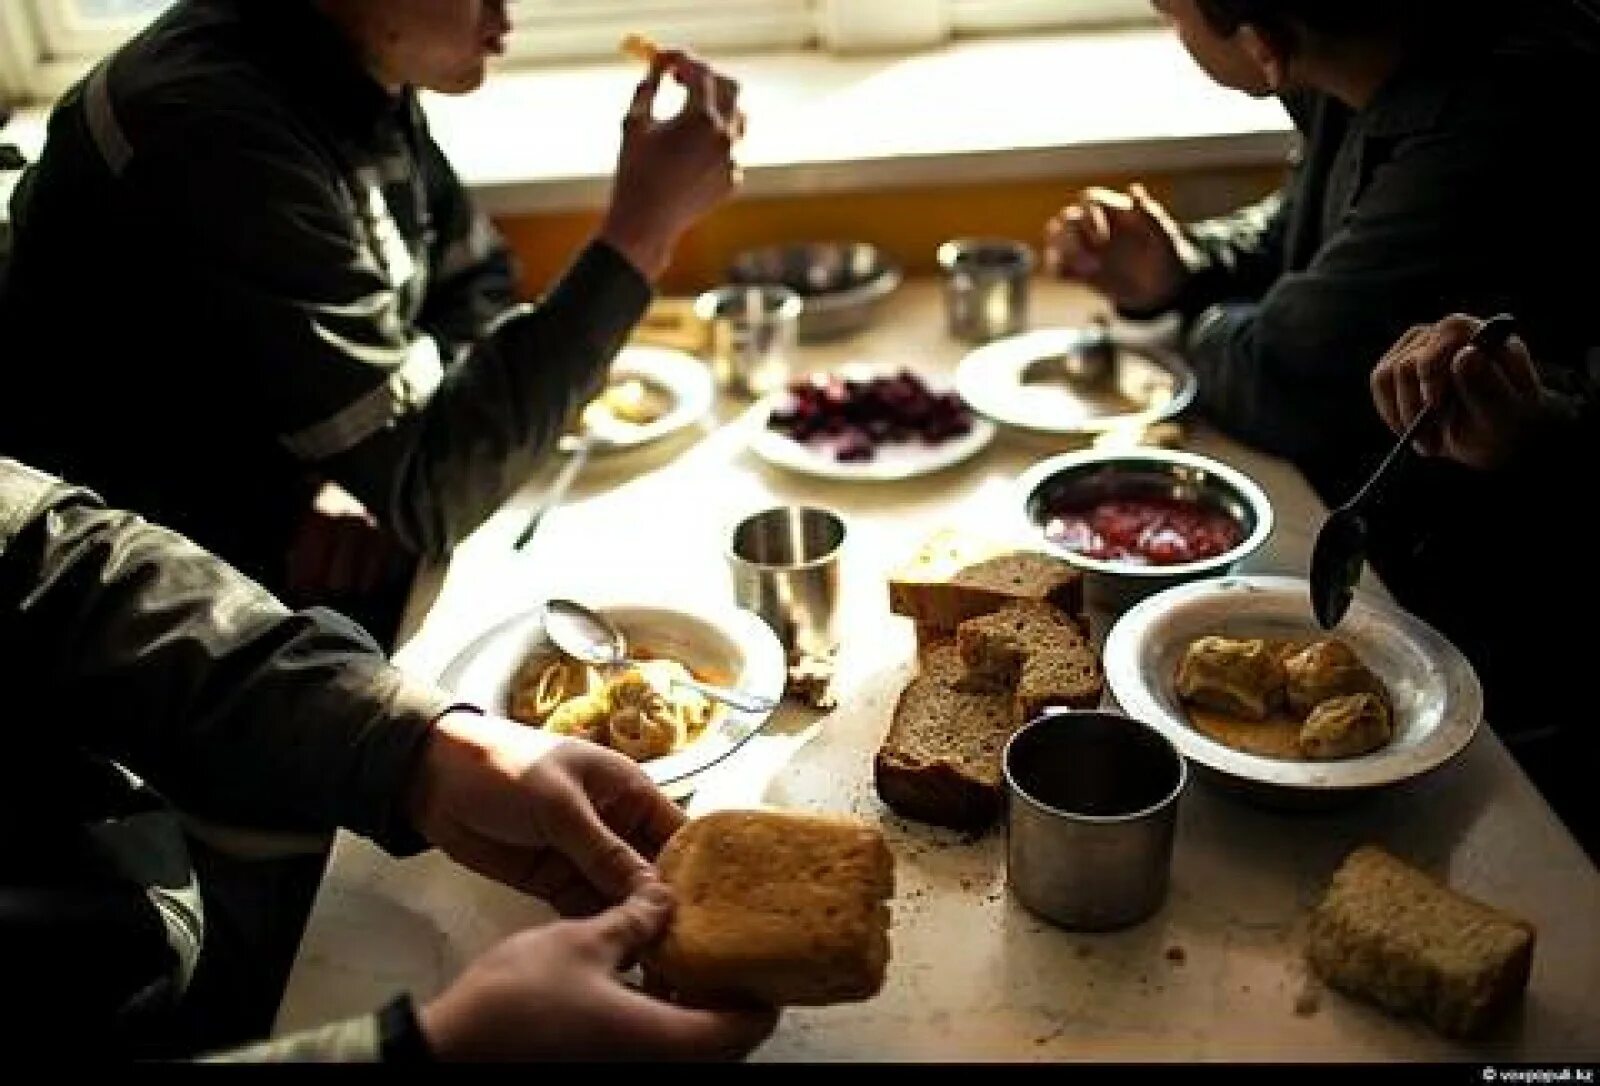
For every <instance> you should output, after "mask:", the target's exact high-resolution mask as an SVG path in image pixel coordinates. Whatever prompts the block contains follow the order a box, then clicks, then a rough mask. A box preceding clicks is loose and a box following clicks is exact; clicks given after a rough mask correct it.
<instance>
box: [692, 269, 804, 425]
mask: <svg viewBox="0 0 1600 1086" xmlns="http://www.w3.org/2000/svg"><path fill="white" fill-rule="evenodd" d="M804 308H805V302H804V300H803V299H802V298H801V297H800V295H799V294H797V293H795V292H794V291H793V290H790V289H789V288H788V287H785V286H782V285H779V284H775V283H756V284H751V285H748V286H746V285H731V286H722V287H718V288H716V289H715V290H709V291H707V292H706V293H704V294H702V295H700V296H699V297H698V298H696V299H695V302H694V315H695V318H696V319H697V320H699V321H700V322H701V323H702V324H703V325H704V326H705V328H706V336H705V342H706V361H707V362H708V363H710V365H711V375H712V377H713V378H714V379H715V381H716V384H717V387H718V388H719V389H721V390H722V391H724V392H731V393H733V394H734V395H736V396H749V397H757V398H759V397H761V396H765V395H766V394H767V393H769V392H775V391H777V390H778V389H780V388H782V387H783V385H784V384H785V383H786V382H787V381H788V380H789V366H790V358H791V357H792V356H793V354H794V350H795V347H796V346H797V345H798V343H799V341H800V312H801V310H802V309H804Z"/></svg>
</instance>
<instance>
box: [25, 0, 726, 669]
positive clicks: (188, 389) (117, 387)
mask: <svg viewBox="0 0 1600 1086" xmlns="http://www.w3.org/2000/svg"><path fill="white" fill-rule="evenodd" d="M508 30H509V26H508V24H507V21H506V16H505V4H504V2H503V0H178V2H177V3H176V4H174V5H173V7H172V8H171V9H170V10H169V11H168V12H167V13H166V14H165V15H163V16H162V17H161V18H159V19H158V20H157V21H156V22H155V23H154V24H152V25H151V26H150V27H149V28H148V29H147V30H146V31H145V32H144V33H142V34H141V35H139V36H138V37H137V38H135V39H134V40H133V41H132V42H130V43H129V44H127V45H126V46H125V47H123V48H122V49H120V50H118V51H117V52H116V53H114V54H113V55H112V56H111V57H110V58H108V59H107V60H106V61H105V62H104V63H102V64H101V65H99V66H98V67H97V68H95V69H94V71H93V72H92V73H91V74H90V75H89V76H88V77H87V78H86V79H84V80H83V82H81V83H80V84H78V85H77V86H76V87H75V88H73V89H72V90H71V91H70V92H69V93H68V94H67V95H66V96H65V97H64V98H63V99H62V100H61V102H60V103H59V104H58V106H57V108H56V110H55V113H54V115H53V117H52V119H51V124H50V132H49V138H48V142H47V144H46V147H45V150H44V153H43V156H42V158H41V160H40V161H39V163H38V164H37V166H36V167H35V168H34V169H33V170H32V171H31V172H30V174H29V175H28V177H27V178H26V179H25V180H24V181H23V182H22V183H21V185H20V186H19V188H18V191H17V193H16V196H15V198H14V200H13V204H12V212H13V219H14V228H15V246H14V251H13V254H12V258H11V264H10V269H9V275H8V281H7V287H6V290H5V293H4V296H3V298H0V329H3V330H4V333H5V335H6V337H7V341H8V347H9V351H8V354H9V361H8V363H7V367H6V370H7V372H6V395H5V396H4V397H3V399H0V448H4V449H5V450H7V451H8V452H9V453H11V454H13V455H17V456H21V457H23V458H24V459H26V460H28V461H29V462H30V463H34V464H36V465H38V466H40V467H42V468H47V469H49V470H51V471H54V472H56V473H58V474H60V475H62V476H64V477H67V478H72V479H74V480H75V481H78V482H81V483H83V484H86V485H90V486H93V487H95V488H96V489H97V490H99V491H100V492H101V493H103V494H104V495H105V496H106V498H107V499H108V500H110V501H112V502H113V503H114V504H117V505H120V506H124V507H127V508H132V509H138V510H139V511H140V512H142V513H144V514H145V515H147V516H150V517H151V518H153V519H155V520H158V521H160V522H161V523H164V524H168V525H170V526H172V527H173V528H175V529H177V530H179V531H182V532H184V533H185V534H187V535H189V536H191V537H192V538H194V539H195V540H196V541H197V542H199V543H201V544H202V545H204V546H206V547H207V548H208V549H211V550H213V551H215V552H217V553H219V554H221V555H222V556H223V557H225V558H227V559H228V560H230V561H231V562H233V563H235V564H236V565H238V566H239V567H240V568H241V569H242V570H244V571H245V572H246V573H248V574H249V575H251V576H252V577H254V578H256V579H257V580H259V581H260V582H262V583H263V584H264V585H266V586H267V587H268V588H269V589H272V590H273V591H275V592H277V593H279V594H282V595H285V597H286V598H288V599H290V601H291V602H295V603H302V602H316V603H335V604H337V605H339V606H340V607H341V609H344V610H346V611H347V613H352V614H355V615H357V616H358V617H360V618H362V619H364V620H366V621H367V622H369V623H370V624H371V625H372V627H373V629H374V631H375V632H376V633H377V634H378V636H379V637H380V639H386V638H388V637H390V636H392V634H393V633H394V627H395V625H396V618H397V613H398V606H397V605H398V603H399V601H400V600H401V599H402V598H403V595H404V585H405V583H406V581H407V579H408V578H407V574H408V572H409V570H410V569H411V567H412V565H413V561H414V559H415V557H416V556H419V555H421V556H432V557H438V556H441V555H444V554H446V553H447V552H448V551H449V550H450V548H451V547H452V546H453V545H454V544H455V543H456V542H457V541H458V540H460V539H461V538H462V536H464V535H465V534H466V533H468V532H470V531H471V530H472V529H473V528H474V527H475V526H476V525H477V524H478V523H480V521H481V520H482V519H483V518H484V516H485V515H487V514H488V513H490V512H491V511H493V510H494V509H495V508H496V506H497V505H498V504H499V503H501V502H502V501H503V500H504V499H505V498H506V497H507V496H508V495H509V494H510V493H511V492H512V491H513V490H514V489H515V488H516V487H517V486H518V485H519V484H521V483H522V482H523V481H525V480H526V479H527V477H528V476H529V474H530V472H531V471H532V470H533V468H534V467H535V466H536V465H537V464H538V463H539V462H540V460H541V459H542V458H543V457H544V456H545V455H546V454H547V452H548V451H549V450H550V449H551V448H552V446H553V445H554V443H555V442H556V441H557V439H558V438H559V437H560V435H561V433H562V432H563V430H564V428H565V427H566V426H567V424H568V423H569V421H570V420H571V419H572V417H573V416H574V413H575V411H576V409H578V408H579V407H580V406H581V405H582V404H583V403H584V402H585V401H586V400H588V399H589V398H590V397H591V396H592V395H593V394H594V393H595V392H597V391H598V389H599V387H600V386H601V384H602V382H603V380H604V376H605V372H606V368H607V366H608V365H609V363H610V361H611V359H612V358H613V357H614V355H615V353H616V352H617V350H618V349H619V348H620V346H621V345H622V344H623V343H624V341H625V340H626V338H627V336H628V334H629V332H630V331H631V329H632V328H633V326H634V324H635V323H636V322H637V320H638V319H639V318H640V316H641V315H642V314H643V312H644V309H645V307H646V305H647V303H648V301H649V299H650V293H651V288H650V284H651V282H652V280H654V279H655V277H656V276H657V275H659V273H660V272H661V271H662V270H663V268H664V267H665V265H666V263H667V261H668V259H669V256H670V254H671V251H672V249H673V247H674V245H675V243H676V241H677V239H678V238H679V236H680V235H681V234H682V233H683V232H684V231H685V230H686V229H687V228H688V227H689V226H690V225H691V224H692V223H693V222H694V221H695V220H697V219H698V218H699V217H700V216H701V215H703V214H704V213H705V212H706V211H707V210H708V209H710V208H711V207H713V206H715V205H716V204H717V203H719V202H720V201H722V200H723V199H724V198H725V197H726V196H727V195H728V194H729V193H730V192H731V190H732V189H733V186H734V182H735V176H736V171H735V168H734V165H733V162H732V159H731V157H730V147H731V143H732V139H733V133H734V132H736V131H737V130H738V127H739V125H740V123H742V118H741V117H740V115H739V114H738V110H737V105H736V99H737V94H738V87H737V85H736V84H734V83H733V82H732V81H731V80H728V79H726V78H723V77H721V76H718V75H717V74H716V73H714V72H712V71H711V70H710V69H708V68H707V67H705V66H704V65H703V64H701V63H699V62H698V61H696V60H694V59H693V58H690V57H688V56H686V55H684V54H682V53H678V52H672V51H663V52H662V53H661V55H660V56H659V57H658V58H657V59H656V61H655V63H654V65H653V66H652V68H651V70H650V72H649V73H648V75H647V76H646V77H645V79H644V80H643V82H642V83H641V84H640V85H639V88H638V93H637V96H636V98H635V101H634V102H633V104H632V107H631V109H630V110H629V112H628V115H627V118H626V121H625V124H624V128H623V140H622V149H621V155H620V158H619V161H618V168H617V173H616V177H615V183H614V186H613V189H612V195H611V201H610V205H609V207H608V208H607V210H606V212H605V214H604V215H603V216H602V219H601V223H600V226H599V229H598V232H597V234H596V236H595V238H594V240H593V241H592V242H591V243H590V244H589V245H588V246H587V247H586V248H585V249H584V250H583V251H582V252H581V253H580V254H579V255H578V257H577V260H576V262H575V263H574V264H573V265H572V267H571V268H570V269H569V271H568V272H567V274H566V276H565V278H564V279H563V280H562V281H561V282H560V283H559V284H557V285H556V286H555V287H554V288H553V289H552V290H551V291H550V292H549V294H548V295H547V296H546V297H545V298H544V299H543V300H542V301H541V302H540V303H539V304H537V305H527V306H517V305H514V304H513V302H512V293H513V287H514V284H513V277H512V269H511V263H510V260H509V257H508V253H507V250H506V248H505V246H504V245H503V244H502V242H501V241H500V239H499V238H498V237H497V235H496V233H495V231H494V229H493V228H492V227H491V225H490V223H489V222H488V220H487V219H486V218H485V217H484V216H483V215H482V214H481V213H480V212H478V211H477V210H475V209H474V207H473V206H472V203H471V201H470V200H469V198H468V196H467V194H466V192H465V191H464V190H463V188H462V185H461V183H460V182H459V181H458V179H457V177H456V175H455V174H454V172H453V171H452V169H451V167H450V164H449V163H448V162H447V161H446V160H445V157H444V156H443V154H441V152H440V150H439V147H438V146H437V145H436V144H435V143H434V141H433V139H432V138H431V136H430V135H429V132H428V127H427V123H426V118H425V117H424V114H423V112H422V109H421V108H420V106H419V104H418V97H417V95H418V91H419V90H423V89H427V90H436V91H441V92H445V93H461V92H465V91H469V90H471V89H473V88H474V87H476V86H477V85H478V84H479V82H481V80H482V79H483V77H484V71H485V62H486V60H487V58H488V57H489V56H490V55H492V54H494V53H496V52H498V51H499V50H500V49H501V48H502V47H503V43H504V37H505V34H506V33H507V32H508ZM669 74H670V75H671V76H672V77H673V78H675V79H677V80H678V81H680V82H682V83H684V84H685V86H686V87H687V90H688V100H687V103H686V104H685V106H684V107H683V109H682V111H681V112H680V113H679V114H677V115H676V116H673V117H670V118H666V119H657V118H656V117H655V116H654V115H653V113H652V106H653V103H654V100H655V97H656V91H657V89H658V86H659V83H660V81H661V80H662V78H663V77H664V76H666V75H669ZM536 124H537V119H535V118H530V119H529V122H528V128H527V129H526V130H525V131H524V130H521V129H519V130H517V131H511V132H507V133H505V137H504V138H506V139H537V138H539V136H538V134H537V129H536V127H535V126H536ZM330 482H331V483H336V484H338V486H339V487H340V488H342V491H341V490H333V489H331V488H330V487H329V486H328V484H329V483H330ZM352 495H353V498H352V497H351V496H352ZM394 552H398V556H399V560H398V561H395V560H392V559H394V558H395V553H394ZM377 582H382V584H381V586H380V585H379V584H378V583H377ZM380 587H381V588H383V589H387V591H368V590H376V589H378V588H380Z"/></svg>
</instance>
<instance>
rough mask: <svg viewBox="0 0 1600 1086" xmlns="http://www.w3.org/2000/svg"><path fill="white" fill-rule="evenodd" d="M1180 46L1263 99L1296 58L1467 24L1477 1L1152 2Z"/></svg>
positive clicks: (1223, 79) (1210, 71)
mask: <svg viewBox="0 0 1600 1086" xmlns="http://www.w3.org/2000/svg"><path fill="white" fill-rule="evenodd" d="M1153 3H1154V5H1155V8H1156V10H1157V11H1159V12H1161V14H1162V15H1164V16H1166V18H1167V19H1168V20H1170V21H1171V22H1172V24H1173V27H1174V28H1175V29H1176V31H1177V33H1178V38H1179V40H1181V41H1182V42H1183V45H1184V48H1186V49H1188V51H1189V54H1190V55H1191V56H1192V57H1194V59H1195V62H1196V63H1197V64H1199V65H1200V67H1201V68H1203V69H1204V70H1205V72H1206V74H1207V75H1209V76H1211V78H1213V79H1215V80H1216V81H1217V82H1218V83H1221V84H1222V85H1223V86H1226V87H1232V88H1234V89H1235V90H1241V91H1244V92H1245V93H1247V94H1253V95H1256V96H1262V95H1267V94H1274V93H1276V92H1278V91H1280V90H1283V89H1284V88H1285V87H1286V86H1288V85H1289V82H1290V77H1291V67H1292V65H1293V64H1294V63H1295V61H1297V60H1299V59H1302V58H1304V57H1306V56H1308V55H1312V54H1327V53H1329V52H1330V51H1334V50H1339V49H1341V48H1347V47H1349V46H1351V45H1356V46H1359V45H1361V44H1362V43H1372V42H1383V43H1393V42H1396V41H1402V40H1404V39H1406V38H1408V37H1409V36H1410V35H1411V34H1412V33H1413V32H1414V31H1415V30H1417V29H1419V28H1425V27H1427V26H1429V24H1430V23H1433V22H1434V21H1436V20H1439V21H1442V22H1443V24H1450V23H1460V22H1463V21H1465V15H1466V12H1467V10H1468V9H1471V8H1474V7H1476V6H1480V3H1481V0H1460V2H1459V3H1454V4H1452V3H1449V0H1153Z"/></svg>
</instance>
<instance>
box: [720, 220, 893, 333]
mask: <svg viewBox="0 0 1600 1086" xmlns="http://www.w3.org/2000/svg"><path fill="white" fill-rule="evenodd" d="M728 279H729V281H730V282H733V283H740V284H755V283H776V284H779V285H781V286H785V287H788V288H789V289H790V290H792V291H794V292H795V293H796V294H798V295H799V296H800V298H801V300H802V302H803V305H802V308H801V310H800V329H799V331H800V339H801V341H802V342H807V343H813V342H818V341H821V340H828V339H834V338H837V337H839V336H845V335H849V334H850V333H852V332H856V331H859V330H861V329H862V328H865V327H866V326H867V325H868V324H870V323H871V322H872V320H873V318H874V317H875V316H876V314H877V311H878V308H879V305H880V304H881V303H882V302H883V300H884V299H885V298H887V297H888V296H889V295H891V294H893V293H894V292H895V290H896V289H897V288H898V287H899V286H900V281H901V271H900V268H899V266H898V265H897V264H896V263H895V262H894V261H893V260H891V259H890V258H889V256H888V254H886V253H885V252H884V251H883V250H882V249H879V248H878V247H877V246H876V245H870V244H868V243H866V242H859V241H824V242H811V243H799V244H793V245H774V246H769V247H767V248H761V249H750V250H747V251H745V252H742V253H740V254H738V255H737V256H736V257H734V260H733V264H732V266H731V267H729V269H728Z"/></svg>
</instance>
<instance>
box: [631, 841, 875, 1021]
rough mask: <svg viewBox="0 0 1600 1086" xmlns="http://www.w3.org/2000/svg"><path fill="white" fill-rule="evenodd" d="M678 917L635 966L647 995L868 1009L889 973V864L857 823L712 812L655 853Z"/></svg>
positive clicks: (698, 1001)
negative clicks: (860, 1004) (853, 1004)
mask: <svg viewBox="0 0 1600 1086" xmlns="http://www.w3.org/2000/svg"><path fill="white" fill-rule="evenodd" d="M658 863H659V866H660V869H661V877H662V878H663V879H664V880H665V881H666V882H667V884H668V885H669V886H671V887H672V889H673V892H674V893H675V895H676V897H677V908H676V910H675V911H674V913H673V917H672V924H671V926H670V927H669V928H668V929H667V934H666V936H665V937H664V938H663V939H662V940H661V941H660V942H659V943H657V944H656V945H655V946H653V947H651V948H650V949H648V950H647V951H646V952H645V953H644V955H643V956H642V958H641V963H640V964H641V965H642V966H643V968H644V972H645V978H646V981H647V983H648V985H649V986H650V987H652V988H654V989H657V990H662V989H664V990H666V991H667V992H670V993H671V994H672V995H673V996H674V997H675V998H676V999H678V1000H679V1001H680V1002H683V1003H688V1004H692V1005H700V1006H725V1005H729V1004H743V1005H748V1004H750V1003H756V1004H759V1005H763V1006H771V1007H788V1006H813V1007H817V1006H824V1005H827V1004H832V1003H844V1002H850V1001H855V1000H862V999H870V998H871V997H872V996H874V995H876V994H877V993H878V991H879V989H881V988H882V987H883V982H884V978H885V975H886V972H887V969H888V964H889V920H890V917H889V906H888V900H889V898H890V897H892V896H893V894H894V856H893V854H892V853H890V851H889V845H888V842H887V841H885V840H884V836H883V831H882V830H880V829H879V828H878V827H876V826H873V825H870V824H869V823H866V822H863V821H861V820H860V819H855V818H845V817H838V816H833V815H824V814H813V813H810V812H803V811H779V810H750V811H718V812H715V813H713V814H708V815H705V816H704V817H701V818H697V819H695V820H694V821H692V822H688V823H686V824H684V825H683V826H682V827H680V828H679V830H678V832H677V833H675V834H674V835H673V836H672V838H671V839H670V840H669V841H668V842H667V844H666V846H665V847H664V848H663V849H662V850H661V855H660V857H659V860H658Z"/></svg>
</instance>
